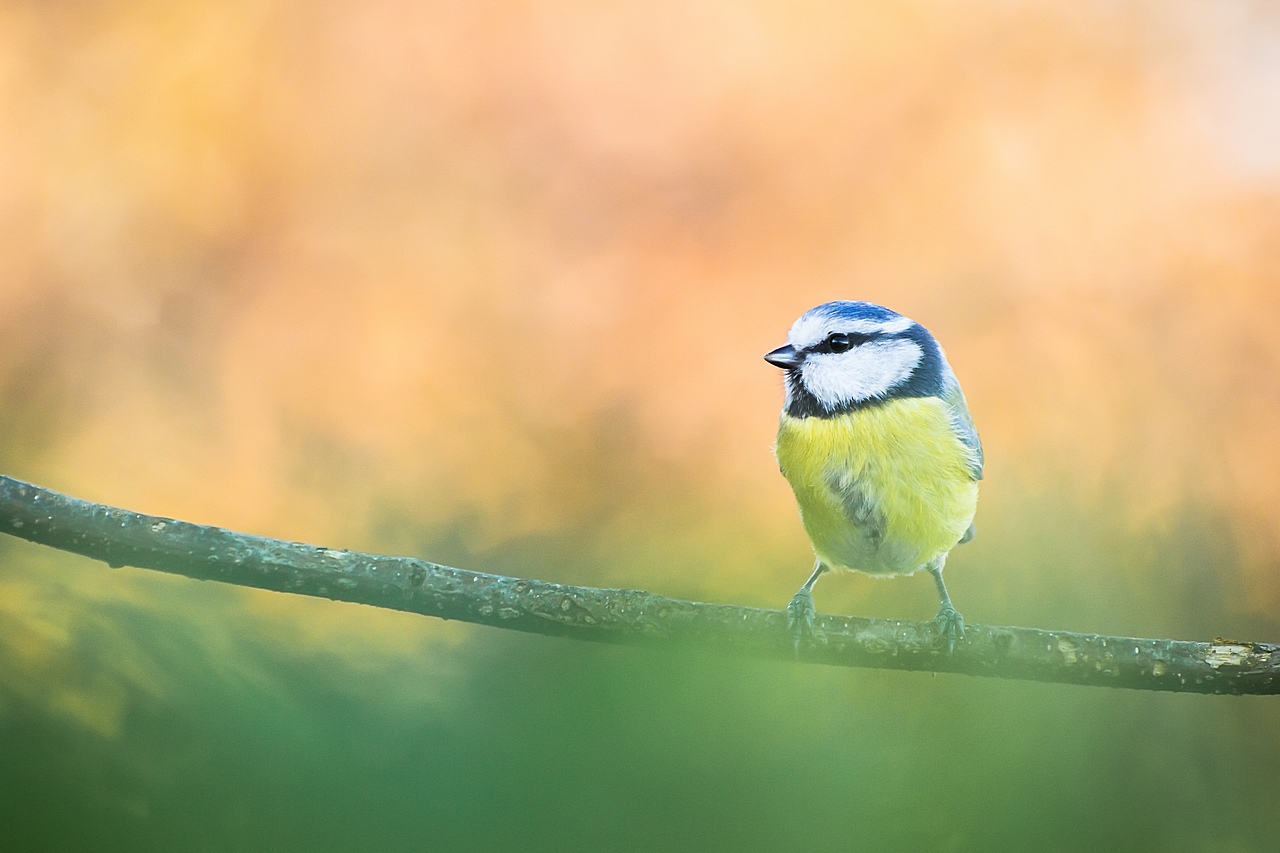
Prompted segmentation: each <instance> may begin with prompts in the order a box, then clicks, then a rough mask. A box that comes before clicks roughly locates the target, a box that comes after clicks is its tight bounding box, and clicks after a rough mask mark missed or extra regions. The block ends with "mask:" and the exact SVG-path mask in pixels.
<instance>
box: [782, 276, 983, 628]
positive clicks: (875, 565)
mask: <svg viewBox="0 0 1280 853" xmlns="http://www.w3.org/2000/svg"><path fill="white" fill-rule="evenodd" d="M765 360H766V361H768V362H769V363H770V364H772V365H775V366H777V367H780V368H782V369H783V371H784V372H785V373H784V376H785V384H786V396H785V400H784V402H783V407H782V415H781V418H780V421H779V424H778V441H777V445H776V447H775V454H776V455H777V458H778V467H779V468H780V469H781V471H782V475H783V476H784V477H786V478H787V482H789V483H790V484H791V489H792V491H793V492H795V496H796V503H797V504H798V505H799V507H800V518H801V520H802V521H803V523H804V529H805V532H806V533H808V534H809V540H810V541H811V542H812V543H813V550H814V553H815V554H816V555H817V561H816V563H815V565H814V569H813V574H812V575H810V577H809V580H808V581H806V582H805V584H804V586H802V587H801V588H800V591H799V592H797V593H796V594H795V597H794V598H793V599H792V600H791V603H790V605H788V607H787V613H788V620H789V624H790V627H791V630H792V631H793V632H794V633H795V637H796V645H797V648H799V644H800V641H801V639H802V638H803V637H805V636H807V635H810V634H811V633H812V626H813V619H814V614H815V611H814V606H813V586H814V584H816V583H817V582H818V578H819V577H821V576H822V574H823V573H824V572H826V571H828V570H830V569H851V570H855V571H860V572H866V573H867V574H871V575H877V576H892V575H909V574H914V573H915V572H918V571H920V570H921V569H928V570H929V573H930V574H932V575H933V581H934V584H935V585H936V586H937V589H938V597H939V598H940V599H941V602H942V608H941V609H940V610H939V611H938V615H937V617H936V621H937V623H938V628H939V637H940V639H941V640H945V642H946V644H947V648H948V650H953V649H954V648H955V643H956V640H957V639H963V637H964V620H963V619H962V618H961V616H960V614H959V613H958V612H956V609H955V608H954V607H953V606H952V605H951V597H950V596H949V595H947V587H946V584H944V583H943V582H942V567H943V566H944V565H945V564H946V560H947V554H948V553H949V552H950V551H951V549H952V548H954V547H955V546H956V545H958V544H960V543H962V542H967V541H969V540H970V539H971V538H973V515H974V512H975V510H976V509H977V506H978V481H979V480H981V479H982V444H981V442H980V441H979V440H978V431H977V429H976V428H975V427H974V425H973V418H972V417H971V416H970V415H969V407H968V406H967V405H966V403H965V399H964V394H963V393H962V392H961V391H960V383H959V382H958V381H957V380H956V377H955V374H954V373H953V372H952V371H951V366H950V365H949V364H947V359H946V356H944V355H943V353H942V347H940V346H939V345H938V342H937V341H936V340H934V337H933V335H931V334H930V333H929V332H928V330H927V329H925V328H924V327H923V326H921V325H920V324H919V323H917V322H915V321H914V320H911V319H908V318H907V317H904V316H902V315H901V314H898V313H897V312H895V311H890V310H889V309H888V308H883V307H881V306H879V305H874V304H872V303H870V302H848V301H838V302H828V303H826V304H825V305H819V306H818V307H816V308H814V309H812V310H810V311H807V312H805V313H804V314H803V315H802V316H801V317H800V319H798V320H796V322H795V325H793V326H792V327H791V331H790V333H789V334H788V335H787V343H786V345H785V346H781V347H778V348H777V349H775V350H773V351H772V352H770V353H769V354H768V355H766V356H765Z"/></svg>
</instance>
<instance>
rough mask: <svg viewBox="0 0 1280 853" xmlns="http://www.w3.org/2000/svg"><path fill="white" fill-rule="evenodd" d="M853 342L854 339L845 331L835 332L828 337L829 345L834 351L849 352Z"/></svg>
mask: <svg viewBox="0 0 1280 853" xmlns="http://www.w3.org/2000/svg"><path fill="white" fill-rule="evenodd" d="M853 344H854V341H853V339H852V338H850V336H849V335H846V334H844V333H843V332H836V333H835V334H833V335H829V336H828V337H827V347H828V348H829V349H830V350H831V351H832V352H848V351H849V348H850V347H852V346H853Z"/></svg>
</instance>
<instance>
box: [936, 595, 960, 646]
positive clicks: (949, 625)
mask: <svg viewBox="0 0 1280 853" xmlns="http://www.w3.org/2000/svg"><path fill="white" fill-rule="evenodd" d="M933 621H934V622H936V623H937V624H938V643H939V644H942V643H943V642H945V643H946V644H947V654H951V653H952V652H954V651H955V650H956V641H957V640H963V639H964V617H963V616H961V615H960V614H959V613H958V612H957V611H956V609H955V608H954V607H952V606H951V605H949V604H944V605H942V609H941V610H939V611H938V615H937V616H935V617H933Z"/></svg>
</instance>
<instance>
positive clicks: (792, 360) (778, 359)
mask: <svg viewBox="0 0 1280 853" xmlns="http://www.w3.org/2000/svg"><path fill="white" fill-rule="evenodd" d="M764 360H765V361H767V362H769V363H770V364H772V365H773V366H774V367H781V368H783V369H784V370H795V369H796V368H797V367H799V366H800V362H801V361H803V360H804V359H803V358H802V357H801V356H800V353H798V352H796V348H795V347H793V346H791V344H787V345H786V346H781V347H778V348H777V349H776V350H774V351H773V352H770V353H766V354H765V357H764Z"/></svg>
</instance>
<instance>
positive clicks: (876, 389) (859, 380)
mask: <svg viewBox="0 0 1280 853" xmlns="http://www.w3.org/2000/svg"><path fill="white" fill-rule="evenodd" d="M923 356H924V351H923V350H921V349H920V345H919V344H918V343H916V342H915V341H912V340H907V339H905V338H897V339H893V340H887V341H871V342H869V343H865V344H863V345H862V346H857V347H854V348H853V349H851V350H849V351H848V352H842V353H813V354H811V355H809V357H808V358H806V359H805V360H804V364H803V365H801V367H800V376H801V378H802V379H803V380H804V387H805V388H806V389H807V390H808V391H809V393H810V394H812V395H813V396H814V397H816V398H818V402H820V403H822V405H823V406H825V407H826V408H828V409H835V408H839V407H840V406H844V405H848V404H849V403H857V402H860V401H862V400H871V399H873V398H876V397H884V396H885V395H887V394H888V393H889V392H890V391H892V390H893V388H894V387H895V386H897V385H899V384H901V383H902V382H905V381H906V380H907V379H908V378H909V377H910V376H911V372H912V371H913V370H915V369H916V366H917V365H919V364H920V359H921V358H922V357H923Z"/></svg>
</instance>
